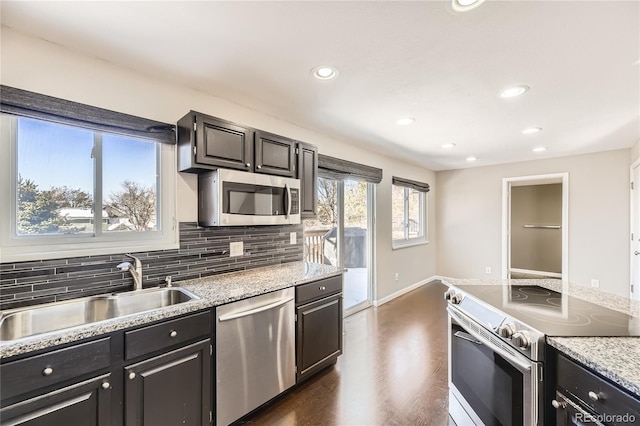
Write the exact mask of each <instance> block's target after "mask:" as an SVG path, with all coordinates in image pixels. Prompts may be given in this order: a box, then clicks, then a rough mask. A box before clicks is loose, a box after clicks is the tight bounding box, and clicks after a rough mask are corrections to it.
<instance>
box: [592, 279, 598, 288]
mask: <svg viewBox="0 0 640 426" xmlns="http://www.w3.org/2000/svg"><path fill="white" fill-rule="evenodd" d="M591 287H593V288H600V280H596V279H595V278H594V279H592V280H591Z"/></svg>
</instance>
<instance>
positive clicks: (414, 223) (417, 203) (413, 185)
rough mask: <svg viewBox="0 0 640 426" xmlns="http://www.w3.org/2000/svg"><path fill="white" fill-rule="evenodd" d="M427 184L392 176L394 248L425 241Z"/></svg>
mask: <svg viewBox="0 0 640 426" xmlns="http://www.w3.org/2000/svg"><path fill="white" fill-rule="evenodd" d="M428 191H429V185H428V184H423V183H420V182H416V181H410V180H407V179H401V178H397V177H393V180H392V188H391V218H392V231H391V232H392V244H393V247H394V248H398V247H404V246H408V245H414V244H422V243H425V242H427V239H426V223H427V214H426V198H427V197H426V194H427V192H428Z"/></svg>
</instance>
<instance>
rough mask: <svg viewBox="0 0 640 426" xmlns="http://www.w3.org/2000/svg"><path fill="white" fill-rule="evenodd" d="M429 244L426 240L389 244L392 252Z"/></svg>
mask: <svg viewBox="0 0 640 426" xmlns="http://www.w3.org/2000/svg"><path fill="white" fill-rule="evenodd" d="M427 244H429V241H428V240H415V241H402V242H400V241H393V242H392V243H391V249H392V250H399V249H403V248H407V247H415V246H424V245H427Z"/></svg>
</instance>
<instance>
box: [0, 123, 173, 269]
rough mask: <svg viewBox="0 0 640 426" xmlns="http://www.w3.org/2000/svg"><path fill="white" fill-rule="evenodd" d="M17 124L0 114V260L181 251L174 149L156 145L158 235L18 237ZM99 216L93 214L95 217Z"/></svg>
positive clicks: (120, 234) (154, 233) (149, 233)
mask: <svg viewBox="0 0 640 426" xmlns="http://www.w3.org/2000/svg"><path fill="white" fill-rule="evenodd" d="M16 123H17V117H16V116H13V115H10V114H2V115H1V117H0V194H1V195H0V197H1V198H0V262H2V263H5V262H21V261H32V260H40V259H55V258H65V257H80V256H88V255H106V254H119V253H128V252H146V251H154V250H165V249H175V248H178V247H179V238H178V226H177V222H176V179H177V171H176V166H175V164H176V149H175V145H170V144H166V143H159V142H156V143H158V145H159V147H160V150H159V151H160V154H159V156H158V167H157V170H158V172H159V175H160V177H159V181H158V183H159V188H160V189H159V194H157V195H158V198H159V210H158V225H159V230H158V231H149V232H114V233H112V234H107V233H98V236H77V235H76V236H74V235H20V236H19V235H17V229H16V226H17V222H16V215H17V196H16V185H17V155H16V145H17V141H16V138H15V135H16V133H15V127H16ZM65 125H66V124H65ZM97 133H107V132H97ZM97 163H98V164H99V163H100V162H99V161H98V162H97ZM97 167H101V166H97ZM100 191H101V188H100V189H99V190H97V191H96V194H94V197H98V196H101V194H100V193H99V192H100ZM101 213H102V212H101V211H100V212H97V213H96V215H101ZM94 222H96V221H94ZM96 223H99V222H96Z"/></svg>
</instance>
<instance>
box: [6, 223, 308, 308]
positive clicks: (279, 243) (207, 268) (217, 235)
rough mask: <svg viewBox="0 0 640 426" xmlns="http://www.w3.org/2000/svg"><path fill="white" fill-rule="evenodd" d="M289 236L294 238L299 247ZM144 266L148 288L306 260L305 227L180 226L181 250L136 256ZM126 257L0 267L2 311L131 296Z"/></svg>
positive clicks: (191, 224)
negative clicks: (240, 249)
mask: <svg viewBox="0 0 640 426" xmlns="http://www.w3.org/2000/svg"><path fill="white" fill-rule="evenodd" d="M290 232H295V233H296V241H295V244H291V242H290ZM236 241H242V242H243V243H244V254H243V255H242V256H238V257H230V256H229V244H230V243H231V242H236ZM133 254H134V255H135V256H136V257H138V258H140V260H141V261H142V268H143V282H144V287H155V286H158V285H161V284H163V283H164V280H165V277H166V276H167V275H171V277H172V279H173V282H174V283H176V282H179V281H181V280H187V279H192V278H201V277H205V276H209V275H215V274H223V273H227V272H234V271H241V270H245V269H251V268H257V267H261V266H269V265H276V264H280V263H286V262H293V261H300V260H302V258H303V245H302V225H282V226H243V227H217V228H202V227H198V226H197V224H195V223H181V224H180V248H179V249H175V250H160V251H152V252H144V253H133ZM126 260H128V258H126V257H125V256H124V254H112V255H101V256H86V257H73V258H67V259H53V260H42V261H30V262H16V263H2V264H0V309H9V308H15V307H19V306H26V305H32V304H37V303H46V302H54V301H59V300H66V299H73V298H77V297H84V296H90V295H93V294H101V293H109V292H115V291H124V290H130V289H131V288H132V287H133V280H132V278H131V275H130V274H129V273H128V272H121V271H119V270H118V269H117V268H116V265H117V264H118V263H120V262H123V261H126Z"/></svg>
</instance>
